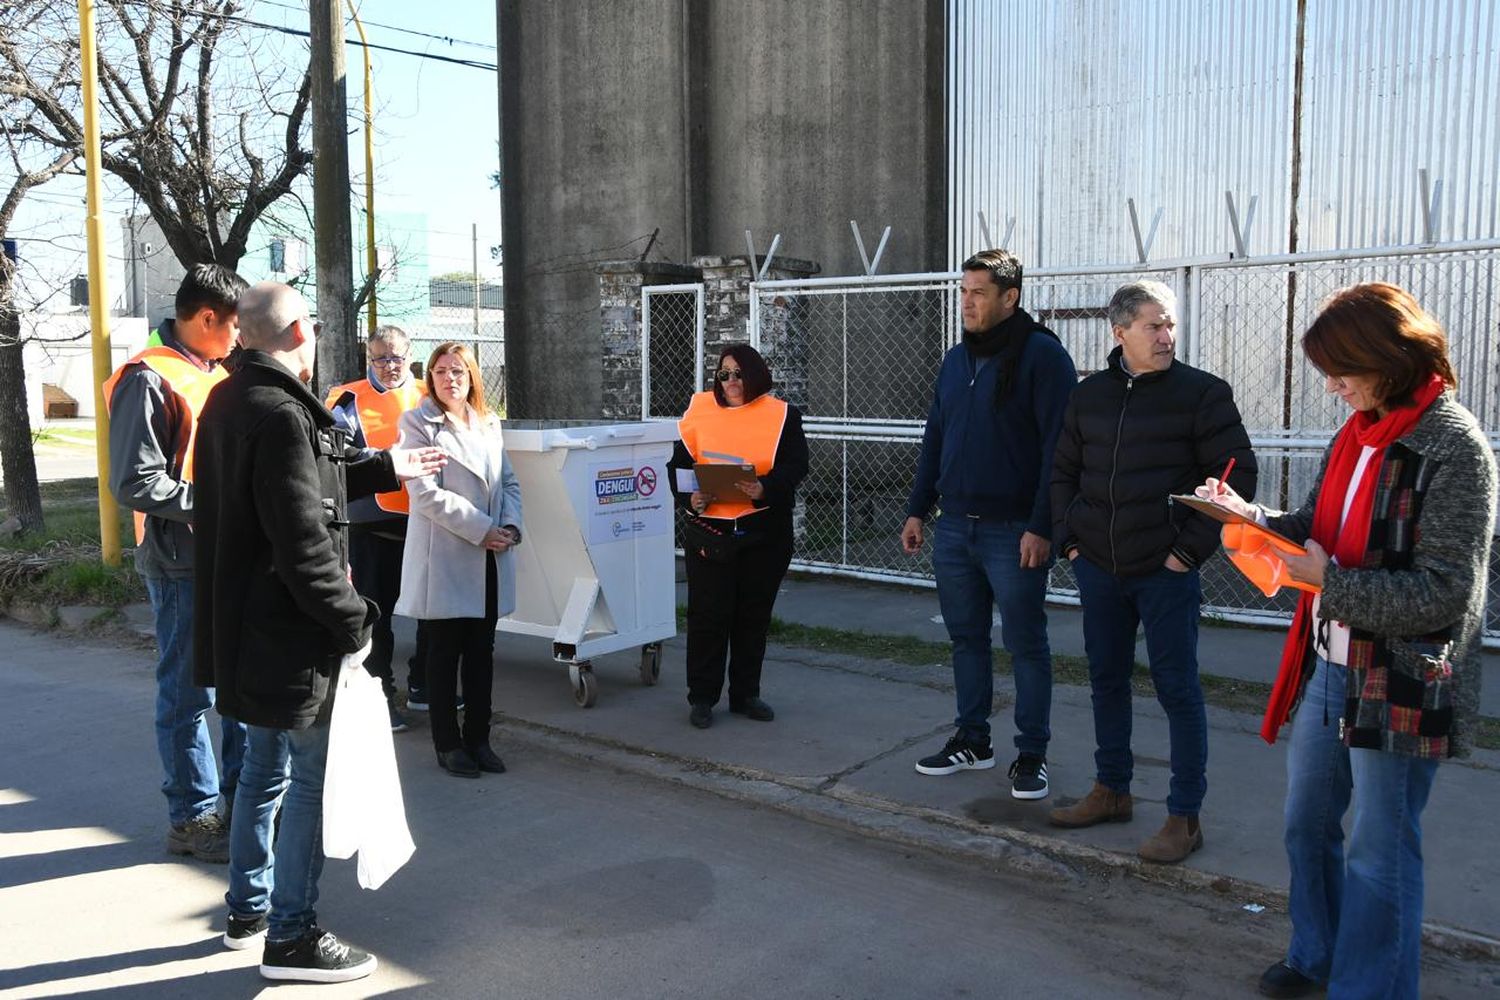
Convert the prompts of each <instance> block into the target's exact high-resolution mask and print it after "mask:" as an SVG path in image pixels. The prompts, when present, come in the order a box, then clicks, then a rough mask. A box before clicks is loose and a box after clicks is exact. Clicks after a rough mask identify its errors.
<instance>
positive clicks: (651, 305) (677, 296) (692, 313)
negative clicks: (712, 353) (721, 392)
mask: <svg viewBox="0 0 1500 1000" xmlns="http://www.w3.org/2000/svg"><path fill="white" fill-rule="evenodd" d="M702 388H703V285H701V284H684V285H647V286H645V287H643V288H642V289H641V419H642V420H676V419H677V418H678V417H680V416H682V413H683V411H684V410H686V409H687V405H688V400H689V399H691V398H692V395H693V393H695V392H698V391H699V390H700V389H702Z"/></svg>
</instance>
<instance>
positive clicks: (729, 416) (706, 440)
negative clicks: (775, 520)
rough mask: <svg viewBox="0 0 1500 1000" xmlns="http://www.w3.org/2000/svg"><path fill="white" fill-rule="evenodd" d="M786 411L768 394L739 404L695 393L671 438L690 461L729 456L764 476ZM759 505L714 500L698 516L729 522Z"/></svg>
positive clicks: (773, 459)
mask: <svg viewBox="0 0 1500 1000" xmlns="http://www.w3.org/2000/svg"><path fill="white" fill-rule="evenodd" d="M786 414H787V404H786V401H785V400H782V399H777V398H776V397H775V396H772V395H770V394H769V393H767V394H765V395H763V396H760V397H758V398H756V399H753V400H751V401H750V402H748V403H746V404H745V405H743V406H720V405H719V401H718V400H717V399H715V398H714V394H713V392H712V391H709V392H695V393H693V399H692V402H690V403H688V408H687V412H686V413H684V414H683V415H682V419H681V420H679V421H677V436H678V437H680V438H682V444H683V447H685V448H687V450H688V454H690V455H692V456H693V461H694V462H705V463H708V462H725V461H729V458H727V457H724V456H733V458H734V459H737V460H739V461H742V462H748V463H749V464H750V465H753V466H755V474H756V475H757V476H764V475H766V474H768V473H769V472H770V471H771V468H772V467H773V466H774V465H775V464H776V449H777V448H778V447H780V445H781V430H782V428H783V427H785V426H786ZM762 509H763V508H760V507H756V506H755V504H753V503H751V502H750V498H749V497H742V498H741V499H739V500H721V499H716V500H714V502H713V503H711V504H709V505H708V509H707V510H705V511H704V512H703V516H704V517H722V518H726V519H730V520H733V519H735V518H739V517H743V516H745V515H746V514H753V513H755V512H756V511H759V510H762Z"/></svg>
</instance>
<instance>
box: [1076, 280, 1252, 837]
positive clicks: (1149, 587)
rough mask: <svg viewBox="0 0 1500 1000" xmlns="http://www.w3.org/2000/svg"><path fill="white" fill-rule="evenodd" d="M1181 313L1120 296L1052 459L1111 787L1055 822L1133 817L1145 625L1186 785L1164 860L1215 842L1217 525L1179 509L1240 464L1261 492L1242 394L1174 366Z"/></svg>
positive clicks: (1105, 783)
mask: <svg viewBox="0 0 1500 1000" xmlns="http://www.w3.org/2000/svg"><path fill="white" fill-rule="evenodd" d="M1176 308H1177V299H1176V296H1175V295H1174V294H1173V293H1172V290H1171V289H1170V288H1168V287H1167V286H1166V285H1163V284H1161V283H1160V282H1156V281H1138V282H1133V283H1131V284H1128V285H1125V286H1123V287H1121V288H1120V289H1119V290H1118V291H1116V292H1115V294H1114V297H1113V298H1112V299H1111V300H1110V303H1109V322H1110V326H1111V329H1112V331H1113V333H1114V339H1115V341H1116V343H1117V345H1118V346H1116V347H1115V349H1114V350H1113V351H1111V352H1110V355H1109V363H1108V365H1107V367H1106V368H1105V369H1104V370H1103V371H1100V372H1097V373H1095V374H1094V375H1091V376H1089V377H1088V378H1086V379H1084V380H1083V381H1082V382H1081V383H1079V385H1078V388H1077V390H1075V391H1074V393H1073V398H1072V399H1071V400H1070V401H1069V403H1068V408H1067V412H1066V414H1065V415H1064V417H1063V429H1062V433H1061V434H1060V435H1059V436H1058V439H1057V451H1056V453H1055V454H1054V456H1053V460H1052V516H1053V519H1054V521H1055V522H1056V525H1055V528H1054V534H1053V537H1054V538H1055V539H1057V540H1058V548H1059V550H1060V551H1061V552H1062V554H1063V555H1064V556H1066V557H1067V558H1068V559H1070V560H1071V561H1072V564H1073V572H1074V575H1075V576H1076V577H1077V579H1078V594H1079V597H1080V598H1081V599H1082V601H1083V634H1084V643H1085V646H1086V648H1087V650H1088V658H1089V680H1090V684H1091V686H1092V688H1093V703H1094V738H1095V742H1096V746H1097V749H1096V750H1095V753H1094V763H1095V767H1096V769H1097V777H1096V780H1095V783H1094V787H1093V789H1092V790H1091V791H1090V792H1089V794H1088V795H1087V797H1085V798H1084V799H1082V800H1080V801H1079V802H1077V803H1075V804H1074V805H1071V806H1067V807H1061V808H1057V809H1053V810H1052V812H1051V815H1050V817H1049V818H1050V819H1051V822H1052V823H1053V824H1055V825H1057V826H1067V827H1078V826H1091V825H1093V824H1095V823H1102V822H1106V821H1109V822H1124V821H1125V820H1128V819H1130V817H1131V810H1132V802H1131V797H1130V779H1131V776H1132V769H1133V766H1134V760H1133V758H1132V756H1131V752H1130V730H1131V708H1132V705H1131V692H1130V675H1131V672H1132V669H1133V667H1134V664H1135V634H1136V629H1137V627H1138V626H1140V625H1144V626H1145V629H1146V649H1147V653H1148V657H1149V659H1150V663H1151V680H1152V683H1153V684H1154V685H1155V687H1156V697H1157V700H1158V701H1159V702H1160V703H1161V706H1162V708H1163V709H1164V710H1165V711H1166V713H1167V722H1168V728H1169V732H1170V735H1171V744H1172V782H1171V786H1170V789H1169V791H1168V794H1167V813H1168V815H1167V821H1166V824H1165V825H1164V826H1163V827H1162V829H1161V831H1160V832H1159V833H1157V834H1156V835H1155V836H1153V837H1152V838H1151V839H1150V840H1148V841H1146V842H1145V843H1144V844H1143V845H1142V846H1141V848H1140V856H1141V857H1142V858H1144V859H1145V860H1148V861H1158V862H1163V863H1172V862H1178V861H1181V860H1183V859H1184V858H1186V857H1187V856H1188V855H1189V854H1191V853H1192V852H1193V851H1195V850H1197V849H1198V848H1199V847H1202V846H1203V832H1202V830H1201V828H1200V827H1199V824H1198V810H1199V807H1200V805H1201V804H1202V802H1203V795H1204V792H1205V790H1206V789H1207V779H1206V777H1205V769H1206V763H1207V757H1208V721H1207V718H1206V715H1205V712H1204V707H1203V690H1202V688H1201V687H1200V685H1199V682H1198V607H1199V602H1200V601H1201V599H1202V590H1201V587H1200V584H1199V579H1198V568H1199V567H1200V566H1201V565H1202V564H1203V562H1204V560H1206V559H1208V557H1209V556H1211V555H1213V553H1214V550H1215V549H1217V548H1218V546H1219V526H1218V524H1217V523H1216V522H1214V521H1212V520H1210V519H1209V518H1207V517H1204V516H1203V515H1201V514H1197V513H1193V512H1191V511H1189V510H1187V509H1186V508H1183V507H1173V506H1171V505H1170V504H1169V502H1168V500H1167V497H1168V496H1169V495H1170V494H1173V493H1190V492H1191V491H1192V489H1193V487H1195V486H1197V485H1198V484H1199V483H1202V482H1203V481H1204V480H1205V479H1207V478H1209V477H1210V476H1214V477H1218V476H1221V475H1223V472H1224V468H1225V466H1226V464H1227V463H1228V462H1230V461H1231V460H1233V461H1234V463H1235V465H1234V470H1233V472H1232V473H1231V475H1230V480H1229V481H1230V482H1231V483H1232V484H1233V486H1234V488H1235V490H1237V491H1238V492H1239V493H1240V495H1241V496H1246V497H1249V496H1251V495H1252V494H1253V493H1254V491H1255V481H1256V469H1255V456H1254V454H1253V453H1252V452H1251V451H1250V439H1249V437H1248V436H1247V435H1246V433H1245V428H1244V424H1243V423H1242V422H1241V420H1240V413H1239V410H1238V408H1236V406H1235V405H1234V396H1233V394H1232V393H1231V391H1230V389H1229V386H1228V384H1226V383H1225V382H1224V381H1223V380H1222V379H1219V378H1216V377H1215V376H1213V375H1210V374H1208V373H1207V372H1203V371H1199V370H1198V369H1196V368H1192V367H1189V366H1188V365H1185V364H1183V363H1182V362H1180V361H1177V360H1176V359H1175V353H1176V335H1175V328H1176V322H1177V320H1176Z"/></svg>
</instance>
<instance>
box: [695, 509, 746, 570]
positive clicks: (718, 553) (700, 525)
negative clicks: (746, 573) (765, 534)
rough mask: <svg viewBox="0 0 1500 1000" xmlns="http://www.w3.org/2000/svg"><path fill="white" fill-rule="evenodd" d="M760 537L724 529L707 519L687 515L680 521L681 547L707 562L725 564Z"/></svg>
mask: <svg viewBox="0 0 1500 1000" xmlns="http://www.w3.org/2000/svg"><path fill="white" fill-rule="evenodd" d="M759 538H760V535H758V534H752V533H749V532H743V531H741V532H736V531H734V530H733V529H725V528H721V527H719V525H718V524H717V523H715V522H713V521H710V520H708V519H707V518H702V517H694V516H692V515H688V516H686V517H684V518H683V519H682V547H683V549H684V550H686V551H689V552H694V553H696V554H697V555H698V556H699V558H702V559H706V560H708V561H709V562H715V563H727V562H730V561H732V560H733V559H734V557H735V554H736V553H738V552H739V551H740V550H741V549H744V548H746V547H747V546H749V545H752V544H754V543H755V542H756V541H757V540H759Z"/></svg>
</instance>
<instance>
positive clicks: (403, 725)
mask: <svg viewBox="0 0 1500 1000" xmlns="http://www.w3.org/2000/svg"><path fill="white" fill-rule="evenodd" d="M386 707H387V708H389V709H390V710H391V732H393V733H404V732H406V731H407V730H408V729H410V728H411V724H410V723H408V722H407V721H406V716H404V715H402V714H401V710H400V709H399V708H397V707H396V703H395V702H394V701H391V702H388V703H387V705H386Z"/></svg>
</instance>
